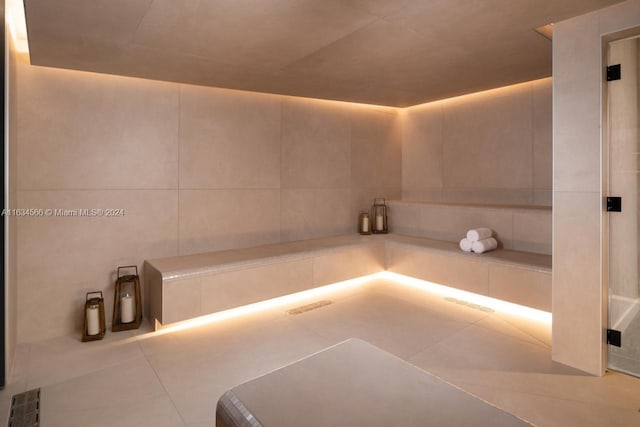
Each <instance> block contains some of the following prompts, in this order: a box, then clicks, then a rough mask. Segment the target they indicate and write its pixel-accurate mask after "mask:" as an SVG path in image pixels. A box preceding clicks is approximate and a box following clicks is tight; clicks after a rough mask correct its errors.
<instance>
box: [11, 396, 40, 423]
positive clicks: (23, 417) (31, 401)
mask: <svg viewBox="0 0 640 427" xmlns="http://www.w3.org/2000/svg"><path fill="white" fill-rule="evenodd" d="M39 425H40V389H39V388H35V389H33V390H29V391H25V392H24V393H19V394H14V395H13V397H12V398H11V412H9V427H38V426H39Z"/></svg>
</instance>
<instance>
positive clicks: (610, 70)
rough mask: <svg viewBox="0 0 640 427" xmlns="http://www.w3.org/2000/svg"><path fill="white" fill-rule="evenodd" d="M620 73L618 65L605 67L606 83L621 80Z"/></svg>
mask: <svg viewBox="0 0 640 427" xmlns="http://www.w3.org/2000/svg"><path fill="white" fill-rule="evenodd" d="M620 73H621V71H620V64H616V65H609V66H608V67H607V81H608V82H611V81H614V80H620V79H621V78H622V76H621V74H620Z"/></svg>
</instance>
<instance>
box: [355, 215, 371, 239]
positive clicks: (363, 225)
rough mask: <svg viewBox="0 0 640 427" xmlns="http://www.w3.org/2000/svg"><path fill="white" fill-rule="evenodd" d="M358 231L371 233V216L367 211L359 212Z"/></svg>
mask: <svg viewBox="0 0 640 427" xmlns="http://www.w3.org/2000/svg"><path fill="white" fill-rule="evenodd" d="M358 233H360V234H371V218H370V217H369V212H367V211H362V212H360V215H359V216H358Z"/></svg>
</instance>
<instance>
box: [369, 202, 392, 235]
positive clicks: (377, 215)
mask: <svg viewBox="0 0 640 427" xmlns="http://www.w3.org/2000/svg"><path fill="white" fill-rule="evenodd" d="M387 211H388V208H387V203H386V201H385V200H384V199H373V206H371V222H372V224H370V225H371V227H372V230H371V231H372V232H373V233H374V234H385V233H388V232H389V226H388V224H387Z"/></svg>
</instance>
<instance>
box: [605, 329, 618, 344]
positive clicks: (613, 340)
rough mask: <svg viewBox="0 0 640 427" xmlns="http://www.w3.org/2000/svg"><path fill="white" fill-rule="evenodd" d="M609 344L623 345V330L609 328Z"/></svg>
mask: <svg viewBox="0 0 640 427" xmlns="http://www.w3.org/2000/svg"><path fill="white" fill-rule="evenodd" d="M607 344H610V345H615V346H616V347H622V332H620V331H616V330H615V329H607Z"/></svg>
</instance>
